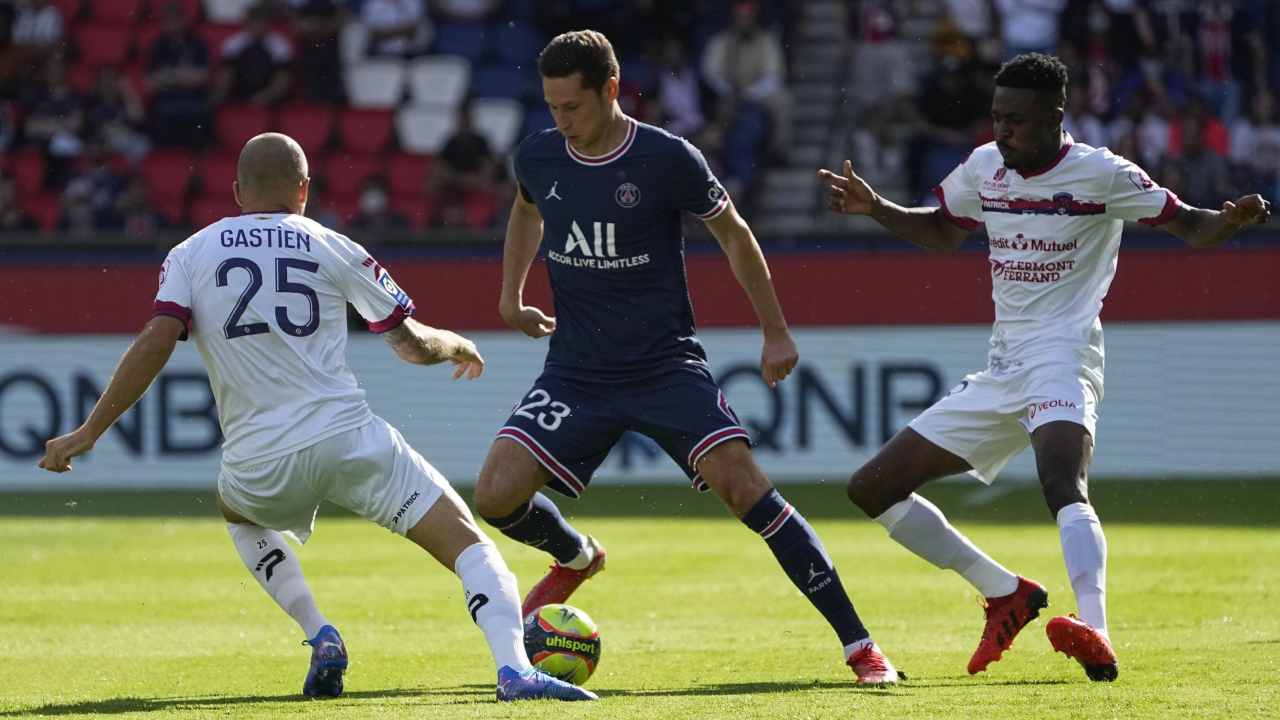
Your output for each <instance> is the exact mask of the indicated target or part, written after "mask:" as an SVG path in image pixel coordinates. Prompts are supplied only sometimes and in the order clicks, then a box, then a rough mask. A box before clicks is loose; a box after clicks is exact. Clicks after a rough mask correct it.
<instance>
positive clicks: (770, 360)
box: [760, 330, 800, 387]
mask: <svg viewBox="0 0 1280 720" xmlns="http://www.w3.org/2000/svg"><path fill="white" fill-rule="evenodd" d="M798 362H800V353H799V352H798V351H797V350H796V342H795V340H792V339H791V333H789V332H787V331H786V330H783V331H782V332H781V333H774V334H769V333H766V334H765V336H764V349H763V350H761V351H760V371H761V372H760V374H761V375H763V376H764V381H765V384H766V385H768V386H769V387H775V386H777V384H778V383H779V382H781V381H782V380H784V379H785V378H786V377H787V376H788V375H790V374H791V371H792V370H794V369H795V367H796V363H798Z"/></svg>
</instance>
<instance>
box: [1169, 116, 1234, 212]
mask: <svg viewBox="0 0 1280 720" xmlns="http://www.w3.org/2000/svg"><path fill="white" fill-rule="evenodd" d="M1183 126H1184V133H1183V138H1182V155H1181V157H1179V158H1178V159H1177V160H1175V161H1174V163H1176V164H1178V165H1180V166H1181V168H1180V169H1181V172H1182V174H1183V176H1184V177H1185V178H1186V190H1185V191H1184V193H1183V194H1181V195H1180V197H1181V198H1182V200H1183V201H1184V202H1186V203H1187V204H1188V205H1194V206H1196V207H1219V206H1221V205H1222V202H1223V201H1224V200H1229V199H1231V198H1233V197H1235V189H1234V188H1233V187H1232V185H1231V173H1230V170H1229V169H1228V168H1227V161H1226V158H1224V157H1223V156H1221V155H1219V154H1218V153H1216V152H1214V151H1212V150H1210V149H1209V148H1207V147H1205V145H1204V142H1203V137H1204V133H1203V128H1202V127H1201V120H1200V118H1199V117H1197V116H1194V115H1191V116H1188V117H1187V118H1185V119H1184V120H1183Z"/></svg>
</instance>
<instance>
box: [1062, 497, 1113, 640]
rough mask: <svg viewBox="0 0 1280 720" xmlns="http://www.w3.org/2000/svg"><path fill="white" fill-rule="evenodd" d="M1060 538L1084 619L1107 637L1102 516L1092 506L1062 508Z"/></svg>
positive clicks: (1077, 604) (1068, 574)
mask: <svg viewBox="0 0 1280 720" xmlns="http://www.w3.org/2000/svg"><path fill="white" fill-rule="evenodd" d="M1058 535H1059V537H1061V538H1062V559H1063V560H1065V561H1066V564H1067V576H1068V577H1069V578H1071V589H1072V590H1074V591H1075V594H1076V607H1077V608H1079V612H1080V619H1081V620H1084V621H1085V622H1087V623H1089V625H1091V626H1092V627H1093V629H1095V630H1097V631H1098V632H1100V633H1102V634H1103V635H1106V634H1107V607H1106V598H1107V539H1106V537H1104V536H1103V534H1102V523H1101V522H1099V521H1098V513H1096V512H1094V510H1093V506H1092V505H1089V504H1088V503H1072V504H1070V505H1068V506H1066V507H1064V508H1062V509H1061V510H1059V511H1058Z"/></svg>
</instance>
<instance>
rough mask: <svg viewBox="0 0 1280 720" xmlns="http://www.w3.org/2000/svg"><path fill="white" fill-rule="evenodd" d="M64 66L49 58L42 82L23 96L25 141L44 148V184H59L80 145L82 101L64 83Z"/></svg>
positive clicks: (68, 171) (82, 129) (65, 79)
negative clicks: (30, 92) (27, 109)
mask: <svg viewBox="0 0 1280 720" xmlns="http://www.w3.org/2000/svg"><path fill="white" fill-rule="evenodd" d="M66 75H67V73H66V66H65V65H64V64H63V63H62V61H61V60H60V59H57V58H53V59H51V60H50V61H49V63H48V65H46V66H45V81H44V84H43V86H37V87H36V88H33V93H32V95H31V96H30V97H29V98H28V100H27V103H26V104H27V106H28V107H29V108H30V112H28V114H27V120H26V123H25V125H24V133H25V135H26V138H27V141H28V142H31V143H34V144H36V145H38V146H40V147H42V148H43V149H44V152H45V158H46V161H45V170H46V172H45V184H46V185H47V186H48V187H59V186H61V185H62V183H63V182H65V180H66V178H67V177H68V175H69V173H70V171H71V164H72V163H73V162H74V160H75V158H76V157H77V156H78V155H80V152H81V150H82V149H83V147H84V143H83V141H82V139H81V138H82V135H81V133H82V132H83V131H84V104H83V100H82V99H81V97H80V95H79V94H77V93H76V91H75V90H73V89H72V88H71V85H69V84H68V83H67V77H66Z"/></svg>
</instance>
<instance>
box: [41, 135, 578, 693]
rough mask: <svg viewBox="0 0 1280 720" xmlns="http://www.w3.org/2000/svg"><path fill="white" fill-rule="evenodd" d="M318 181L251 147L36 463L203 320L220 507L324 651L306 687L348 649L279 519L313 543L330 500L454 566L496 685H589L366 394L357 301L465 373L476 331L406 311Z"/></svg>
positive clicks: (149, 371)
mask: <svg viewBox="0 0 1280 720" xmlns="http://www.w3.org/2000/svg"><path fill="white" fill-rule="evenodd" d="M309 182H310V180H309V178H308V176H307V159H306V156H305V155H304V154H303V152H302V148H301V147H299V146H298V144H297V143H296V142H294V141H293V139H292V138H289V137H287V136H285V135H281V134H278V133H266V134H263V135H258V136H257V137H254V138H253V139H251V140H249V142H248V143H246V144H245V146H244V149H243V150H242V151H241V153H240V160H239V164H238V167H237V172H236V182H235V185H234V186H233V191H234V193H235V197H236V202H237V203H238V204H239V205H240V208H241V210H243V213H242V214H241V215H239V216H237V217H229V218H223V219H222V220H219V221H218V222H215V223H213V224H212V225H210V226H208V227H206V228H204V229H203V230H201V231H199V232H197V233H196V234H195V235H192V236H191V237H189V238H187V240H186V241H184V242H182V243H180V244H179V245H177V246H176V247H174V248H173V250H171V251H170V252H169V256H168V258H166V259H165V262H164V267H163V269H162V270H161V271H160V290H159V293H158V294H157V295H156V302H155V317H153V318H152V319H151V321H150V322H149V323H148V324H147V326H146V327H145V328H143V330H142V333H141V334H140V335H139V337H138V339H137V340H136V341H135V342H134V343H133V345H132V347H130V348H129V350H128V351H127V352H126V353H125V355H124V357H123V358H122V359H121V361H120V364H119V366H118V367H117V368H116V372H115V374H114V375H113V376H112V378H111V382H110V383H109V384H108V386H107V389H106V391H105V392H104V393H103V395H102V397H101V399H99V401H98V403H97V405H96V406H95V407H94V409H93V411H92V412H91V413H90V415H89V417H88V418H87V419H86V420H85V421H84V424H83V425H81V426H80V427H79V428H77V429H76V430H74V431H72V432H70V433H68V434H66V435H63V436H61V437H57V438H54V439H52V440H49V442H48V443H47V444H46V446H45V456H44V458H43V459H42V460H41V461H40V467H42V468H44V469H46V470H50V471H53V472H65V471H67V470H70V469H71V463H70V461H71V459H72V458H73V457H75V456H77V455H80V454H82V453H84V452H87V451H88V450H90V449H91V448H92V447H93V445H94V443H95V442H96V441H97V440H98V438H99V437H101V436H102V434H103V433H105V432H106V431H107V429H108V428H109V427H110V426H111V425H112V423H114V422H115V421H116V419H117V418H119V417H120V415H121V414H122V413H124V412H125V411H126V410H127V409H128V408H129V407H130V406H131V405H133V403H134V402H136V401H137V400H138V398H140V397H141V396H142V394H143V393H144V392H145V391H146V389H147V387H148V386H149V385H150V384H151V382H152V380H154V379H155V377H156V375H157V374H159V372H160V370H161V369H162V368H163V367H164V365H165V363H166V362H168V360H169V356H170V354H171V353H172V352H173V349H174V347H175V345H176V344H177V342H178V340H183V339H186V338H187V336H188V334H191V335H193V336H194V337H195V341H196V345H197V347H198V348H199V350H200V354H201V356H202V357H203V359H204V364H205V368H206V369H207V370H208V372H209V382H210V385H212V387H213V394H214V398H215V400H216V401H217V406H218V418H219V422H220V424H221V426H222V431H223V435H224V436H225V438H226V441H225V442H224V444H223V458H222V469H221V472H220V473H219V476H218V506H219V508H220V510H221V512H222V515H223V516H224V517H225V518H226V521H227V529H228V531H229V532H230V534H231V539H232V542H234V543H235V546H236V550H237V551H238V552H239V554H240V558H241V560H243V561H244V563H245V566H246V567H247V568H248V569H249V572H250V573H252V574H253V576H254V578H255V579H256V580H257V581H258V583H259V584H260V585H261V586H262V588H263V589H264V590H266V591H267V594H269V595H270V596H271V598H272V599H273V600H275V601H276V603H277V604H279V605H280V607H281V608H282V609H283V610H284V611H285V612H286V613H288V615H289V616H290V617H291V618H293V619H294V620H295V621H296V622H297V623H298V625H299V626H301V628H302V631H303V634H304V636H305V637H306V638H307V640H306V642H307V644H309V645H310V646H311V648H312V653H311V666H310V669H309V671H308V673H307V677H306V679H305V681H304V683H303V694H304V695H307V696H308V697H337V696H338V695H340V694H341V693H342V676H343V673H344V672H345V670H346V668H347V650H346V646H345V645H344V643H343V641H342V638H341V636H340V635H339V634H338V631H337V630H336V629H335V628H334V627H333V625H331V624H330V623H329V621H328V620H327V619H326V618H325V617H324V615H323V614H322V613H321V612H320V611H319V610H318V609H317V608H316V603H315V600H314V598H313V597H312V595H311V590H310V589H309V588H308V587H307V583H306V580H305V579H304V578H303V575H302V567H301V565H300V564H299V561H298V557H297V554H296V553H295V551H294V550H293V549H292V548H290V546H289V545H288V544H287V543H286V542H285V539H284V535H283V534H282V532H281V531H283V532H284V533H291V534H292V535H293V536H294V537H295V539H297V540H298V541H299V542H306V540H307V538H308V537H309V536H310V535H311V531H312V528H313V526H314V523H315V514H316V510H317V508H318V507H319V505H320V502H321V501H323V500H329V501H331V502H334V503H336V504H338V505H341V506H342V507H345V508H347V509H349V510H351V511H353V512H355V513H357V514H359V515H361V516H363V517H365V518H368V519H369V520H372V521H374V522H376V523H378V524H379V525H382V526H383V527H385V528H387V529H388V530H391V531H392V532H396V533H399V534H401V535H404V536H405V537H406V538H408V539H409V540H410V541H412V542H414V543H415V544H417V545H419V546H420V547H422V548H423V549H424V550H426V551H427V552H428V553H429V554H430V555H431V556H432V557H434V558H435V559H436V560H437V561H439V562H440V563H441V564H442V565H444V566H445V567H446V568H449V569H450V570H452V571H454V572H455V573H457V575H458V577H459V578H460V579H461V581H462V586H463V590H464V591H465V597H466V601H467V610H468V611H469V612H470V614H471V619H472V620H473V621H474V622H475V623H476V625H478V626H479V627H480V629H481V630H482V631H483V633H484V635H485V639H486V640H487V641H488V644H489V647H490V650H491V651H492V653H493V658H494V661H495V663H496V664H497V667H498V689H497V696H498V699H499V700H523V699H533V698H555V699H560V700H594V699H595V695H594V694H592V693H590V692H588V691H585V690H582V689H581V688H578V687H575V686H573V685H570V684H568V683H564V682H561V681H559V680H556V679H555V678H552V677H550V676H548V675H545V674H543V673H541V672H539V671H537V670H535V669H534V668H533V667H532V666H531V665H530V663H529V659H528V657H527V656H526V655H525V650H524V640H523V638H524V635H523V632H522V627H521V618H520V610H519V608H520V599H519V594H518V592H517V588H516V579H515V576H514V575H512V574H511V572H510V571H509V570H508V569H507V565H506V563H505V562H504V561H503V559H502V556H501V555H499V554H498V550H497V548H496V547H495V546H494V545H493V543H492V542H491V541H490V540H489V539H488V538H487V537H485V535H484V534H482V533H481V532H480V530H479V529H478V528H477V526H476V524H475V521H474V519H473V518H472V516H471V513H470V511H469V510H468V509H467V506H466V505H465V504H464V503H463V501H462V500H461V498H459V497H458V494H457V493H456V492H454V490H453V488H452V487H451V486H450V485H449V483H448V481H447V480H445V478H444V477H443V476H442V475H441V474H440V473H439V472H437V471H436V469H435V468H434V467H432V466H431V465H430V464H429V463H428V462H427V461H426V460H425V459H423V457H422V456H421V455H419V454H418V453H417V452H416V451H415V450H414V449H413V448H412V447H410V446H409V444H408V443H407V442H406V441H405V439H404V437H402V436H401V435H400V433H399V432H398V431H396V429H395V428H393V427H392V426H391V425H389V424H387V422H386V421H385V420H383V419H381V418H379V417H378V416H376V415H374V414H373V413H372V411H371V410H370V409H369V406H368V404H367V403H366V402H365V399H364V391H363V390H361V389H360V388H359V387H358V386H357V384H356V379H355V376H354V375H353V374H352V372H351V370H350V368H348V367H347V358H346V349H347V313H346V307H347V303H348V302H350V303H351V304H353V305H354V306H355V307H356V310H357V311H359V313H360V314H361V315H362V316H363V317H364V318H365V319H366V320H367V321H368V322H369V327H370V329H371V330H373V331H374V332H377V333H382V334H383V337H384V338H386V340H387V342H388V343H389V344H390V345H391V346H392V348H393V349H394V350H395V352H396V354H397V355H399V356H400V357H401V358H402V359H404V360H406V361H408V362H410V363H415V364H420V365H430V364H435V363H441V362H445V361H449V362H452V363H453V364H454V365H455V370H454V373H453V377H454V378H455V379H457V378H460V377H464V376H465V377H467V378H468V379H474V378H476V377H479V375H480V374H481V372H483V370H484V360H483V359H482V358H481V357H480V354H479V353H478V352H477V351H476V347H475V345H473V344H472V343H471V341H469V340H467V339H466V338H463V337H461V336H459V335H456V334H454V333H452V332H449V331H447V330H437V329H434V328H430V327H427V326H425V325H422V324H420V323H418V322H417V321H415V320H414V319H412V318H411V317H409V315H412V314H413V312H414V305H413V301H412V300H410V299H409V296H408V295H407V294H406V293H405V292H404V291H403V290H401V289H400V288H399V287H397V286H396V284H395V282H394V281H393V280H392V279H391V276H390V275H389V274H388V273H387V271H386V270H385V269H384V268H382V267H381V266H380V265H379V264H378V263H377V262H375V261H374V260H373V258H372V257H370V256H369V254H368V253H367V252H366V251H365V250H364V248H363V247H361V246H360V245H358V244H357V243H355V242H352V241H351V240H350V239H348V238H346V237H344V236H342V235H339V234H338V233H335V232H333V231H332V230H329V229H327V228H325V227H324V226H322V225H320V224H319V223H316V222H314V221H312V220H309V219H307V218H305V217H303V216H302V213H303V211H304V209H305V207H306V203H307V189H308V185H309Z"/></svg>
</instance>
